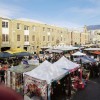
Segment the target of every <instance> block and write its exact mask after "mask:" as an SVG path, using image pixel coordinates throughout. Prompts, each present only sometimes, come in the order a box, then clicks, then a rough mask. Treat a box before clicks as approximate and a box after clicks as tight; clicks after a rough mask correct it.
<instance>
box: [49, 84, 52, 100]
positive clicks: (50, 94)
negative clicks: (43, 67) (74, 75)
mask: <svg viewBox="0 0 100 100" xmlns="http://www.w3.org/2000/svg"><path fill="white" fill-rule="evenodd" d="M50 95H51V84H49V85H48V100H51V96H50Z"/></svg>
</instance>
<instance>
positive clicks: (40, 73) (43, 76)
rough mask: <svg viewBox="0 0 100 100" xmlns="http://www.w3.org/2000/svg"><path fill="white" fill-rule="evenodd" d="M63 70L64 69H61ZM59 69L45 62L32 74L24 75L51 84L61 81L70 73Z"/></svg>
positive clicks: (31, 72)
mask: <svg viewBox="0 0 100 100" xmlns="http://www.w3.org/2000/svg"><path fill="white" fill-rule="evenodd" d="M61 68H62V67H61ZM61 68H58V66H55V65H53V64H51V63H50V62H48V61H44V62H43V63H42V64H41V65H39V66H38V67H37V68H35V69H34V70H32V71H30V72H26V73H24V74H26V75H29V76H31V77H34V78H36V79H40V80H46V81H47V83H48V84H50V83H51V82H52V81H53V80H56V79H59V78H60V77H62V76H64V75H65V74H66V73H68V70H64V69H61Z"/></svg>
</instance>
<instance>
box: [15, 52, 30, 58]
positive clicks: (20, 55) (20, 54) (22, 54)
mask: <svg viewBox="0 0 100 100" xmlns="http://www.w3.org/2000/svg"><path fill="white" fill-rule="evenodd" d="M14 55H15V56H17V57H23V56H30V55H31V53H29V52H19V53H14Z"/></svg>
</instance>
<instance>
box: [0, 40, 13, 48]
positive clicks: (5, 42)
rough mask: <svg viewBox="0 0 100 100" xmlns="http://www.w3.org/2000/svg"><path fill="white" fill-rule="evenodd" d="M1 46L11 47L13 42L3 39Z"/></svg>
mask: <svg viewBox="0 0 100 100" xmlns="http://www.w3.org/2000/svg"><path fill="white" fill-rule="evenodd" d="M1 47H11V43H10V42H9V41H2V43H1Z"/></svg>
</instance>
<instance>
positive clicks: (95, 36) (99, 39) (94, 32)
mask: <svg viewBox="0 0 100 100" xmlns="http://www.w3.org/2000/svg"><path fill="white" fill-rule="evenodd" d="M86 28H87V31H88V33H89V42H90V43H93V44H100V25H90V26H86Z"/></svg>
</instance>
